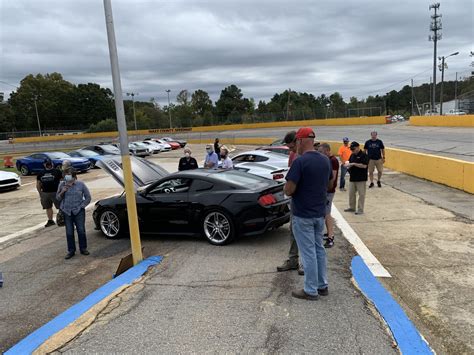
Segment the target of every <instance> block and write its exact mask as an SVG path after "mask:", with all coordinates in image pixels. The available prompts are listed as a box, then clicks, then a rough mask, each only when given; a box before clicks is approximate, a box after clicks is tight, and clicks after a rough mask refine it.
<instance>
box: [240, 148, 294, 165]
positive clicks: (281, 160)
mask: <svg viewBox="0 0 474 355" xmlns="http://www.w3.org/2000/svg"><path fill="white" fill-rule="evenodd" d="M231 159H232V162H233V163H234V166H236V165H239V164H241V163H263V164H266V165H270V166H273V167H276V168H278V169H286V168H288V156H287V155H283V154H278V153H273V152H270V151H267V150H251V151H248V152H242V153H239V154H237V155H236V156H234V157H233V158H231Z"/></svg>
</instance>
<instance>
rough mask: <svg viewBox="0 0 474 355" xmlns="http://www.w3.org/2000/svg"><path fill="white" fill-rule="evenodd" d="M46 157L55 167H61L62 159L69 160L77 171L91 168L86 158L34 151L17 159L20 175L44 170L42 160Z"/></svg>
mask: <svg viewBox="0 0 474 355" xmlns="http://www.w3.org/2000/svg"><path fill="white" fill-rule="evenodd" d="M46 158H49V159H51V161H52V162H53V165H54V167H55V168H59V169H61V168H62V165H63V161H64V160H69V161H70V162H71V164H72V167H73V168H74V169H76V171H79V172H85V171H87V170H89V169H90V168H91V163H90V162H89V159H87V158H74V157H71V156H69V155H67V154H66V153H62V152H49V153H34V154H31V155H29V156H27V157H24V158H21V159H17V161H16V168H17V169H18V171H19V172H21V175H23V176H26V175H30V174H37V173H40V172H42V171H44V166H43V162H44V160H45V159H46Z"/></svg>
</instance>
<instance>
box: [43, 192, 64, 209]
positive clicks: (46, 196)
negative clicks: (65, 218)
mask: <svg viewBox="0 0 474 355" xmlns="http://www.w3.org/2000/svg"><path fill="white" fill-rule="evenodd" d="M40 201H41V206H43V210H47V209H49V208H53V205H54V206H55V207H56V208H57V209H59V201H58V200H56V192H40Z"/></svg>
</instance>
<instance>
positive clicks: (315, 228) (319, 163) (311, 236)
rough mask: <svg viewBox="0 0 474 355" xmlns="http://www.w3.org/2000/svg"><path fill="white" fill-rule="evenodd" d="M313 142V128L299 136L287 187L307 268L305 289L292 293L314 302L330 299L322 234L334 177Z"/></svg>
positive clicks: (301, 255) (299, 133) (306, 128)
mask: <svg viewBox="0 0 474 355" xmlns="http://www.w3.org/2000/svg"><path fill="white" fill-rule="evenodd" d="M314 138H315V134H314V131H313V130H312V129H311V128H310V127H303V128H300V129H299V130H298V131H297V132H296V147H297V151H298V154H299V157H298V159H296V160H295V161H294V162H293V164H292V166H291V168H290V171H289V172H288V174H287V175H286V180H287V182H286V184H285V194H286V195H288V196H291V197H292V199H291V213H292V228H293V233H294V235H295V239H296V242H297V244H298V249H299V254H300V259H301V261H302V263H303V268H304V288H303V289H300V290H296V291H293V292H292V296H293V297H296V298H301V299H305V300H311V301H314V300H317V299H318V298H319V296H320V295H321V296H327V295H328V281H327V277H326V251H325V249H324V246H323V230H324V220H325V216H326V202H327V201H326V199H327V196H326V194H327V189H328V184H329V181H330V180H331V177H332V171H331V163H330V162H329V158H328V157H327V156H325V155H323V154H321V153H319V152H317V151H315V150H314V147H313V144H314Z"/></svg>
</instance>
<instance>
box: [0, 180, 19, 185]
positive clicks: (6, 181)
mask: <svg viewBox="0 0 474 355" xmlns="http://www.w3.org/2000/svg"><path fill="white" fill-rule="evenodd" d="M16 182H18V180H16V179H7V180H2V181H0V185H8V184H14V183H16Z"/></svg>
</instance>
